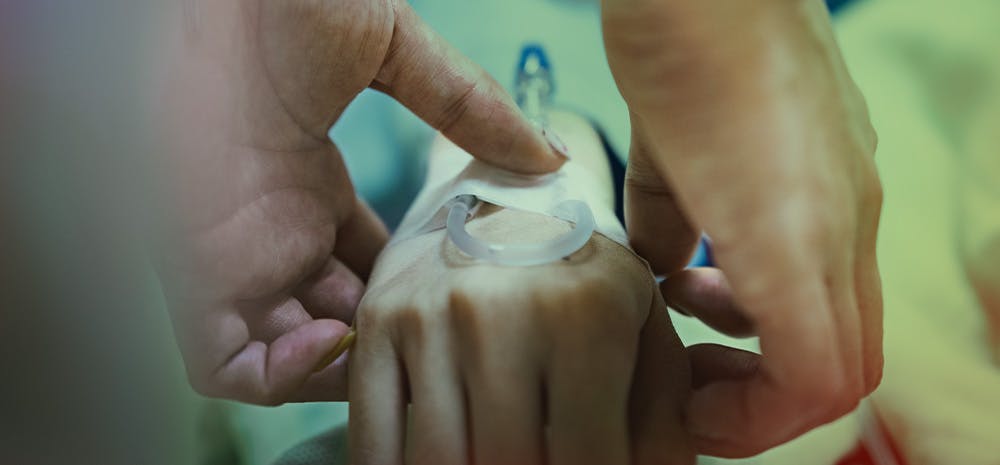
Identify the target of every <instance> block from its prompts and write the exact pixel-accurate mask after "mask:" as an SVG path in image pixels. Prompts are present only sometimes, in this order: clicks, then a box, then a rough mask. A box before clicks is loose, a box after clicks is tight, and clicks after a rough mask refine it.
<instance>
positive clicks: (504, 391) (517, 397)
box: [465, 348, 545, 465]
mask: <svg viewBox="0 0 1000 465" xmlns="http://www.w3.org/2000/svg"><path fill="white" fill-rule="evenodd" d="M500 349H506V350H496V351H493V353H491V354H489V355H485V356H482V357H480V358H479V362H478V363H474V364H469V363H467V364H466V365H465V369H466V371H467V372H468V373H469V381H468V383H469V384H468V387H469V408H470V413H471V422H472V429H471V431H472V444H473V445H474V451H473V452H474V453H473V458H474V460H473V463H476V464H480V465H509V464H524V465H541V464H543V463H545V462H544V460H545V455H544V450H545V435H544V429H543V421H544V419H543V418H542V412H543V411H542V408H543V405H542V402H543V398H542V392H543V391H542V378H541V373H540V368H539V367H538V366H537V365H534V364H532V363H531V362H529V361H527V360H524V359H511V358H510V357H509V348H500Z"/></svg>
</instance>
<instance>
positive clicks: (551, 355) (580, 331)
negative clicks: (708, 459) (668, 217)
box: [350, 114, 694, 465]
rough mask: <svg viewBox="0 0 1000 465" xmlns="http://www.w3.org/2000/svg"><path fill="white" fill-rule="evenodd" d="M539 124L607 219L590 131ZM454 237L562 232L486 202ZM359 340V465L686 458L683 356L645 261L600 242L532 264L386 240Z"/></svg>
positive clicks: (355, 426) (353, 421)
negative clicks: (583, 174)
mask: <svg viewBox="0 0 1000 465" xmlns="http://www.w3.org/2000/svg"><path fill="white" fill-rule="evenodd" d="M552 126H553V129H555V130H556V131H557V132H558V133H559V134H560V136H561V137H562V138H563V139H564V140H565V142H566V144H567V146H568V148H569V152H570V157H571V159H573V162H577V163H585V164H586V165H587V166H588V167H591V168H592V169H594V170H595V173H600V174H601V176H600V179H601V180H602V183H603V184H602V185H600V186H593V188H594V189H603V190H604V191H605V192H607V194H608V195H607V196H606V197H607V200H608V202H609V204H608V205H604V206H592V208H610V207H611V205H610V202H612V199H613V195H612V187H611V185H612V183H611V180H610V174H609V171H608V166H607V159H606V155H605V154H604V153H603V148H602V146H601V144H600V141H599V139H598V138H597V136H596V134H595V133H594V131H593V130H592V129H591V127H590V125H589V124H588V123H587V122H586V121H584V120H582V119H580V118H577V117H574V116H571V115H566V114H557V115H553V118H552ZM436 146H438V147H441V144H437V145H436ZM467 227H468V230H469V232H470V233H472V234H473V235H475V236H478V237H480V238H482V239H485V240H489V241H492V242H537V241H542V240H545V239H549V238H552V237H555V236H557V235H560V234H562V233H564V232H566V231H567V229H568V228H569V225H567V224H566V223H565V222H563V221H561V220H557V219H553V218H549V217H546V216H543V215H538V214H533V213H526V212H523V211H517V210H510V209H503V208H499V207H495V206H484V208H483V209H481V210H480V212H479V214H477V216H476V217H475V218H474V219H472V220H470V221H469V223H468V225H467ZM356 330H357V332H358V338H357V342H356V345H355V347H354V348H353V349H352V351H351V356H350V357H351V362H350V363H351V367H350V369H351V372H350V400H351V412H350V429H351V450H352V460H353V462H354V463H356V464H369V463H372V464H374V463H403V462H404V461H405V463H413V464H420V463H428V464H464V463H475V464H477V465H481V464H494V463H495V464H503V465H509V464H526V465H528V464H541V463H549V464H553V465H558V464H581V463H595V464H597V463H600V464H605V463H606V464H625V463H644V461H652V460H653V459H654V457H656V458H658V459H657V460H659V461H657V462H656V463H662V461H663V460H664V459H665V458H668V457H669V458H670V461H669V463H678V464H680V463H693V462H694V454H693V452H692V450H691V448H690V447H689V446H688V444H687V439H686V433H684V432H683V431H682V428H681V425H680V418H681V413H680V411H681V405H682V403H683V401H684V400H685V398H686V395H687V392H688V389H689V374H688V370H687V360H686V358H685V357H684V355H683V352H682V351H683V348H682V346H681V344H680V341H679V340H678V339H677V337H676V334H674V332H673V329H672V328H671V327H670V323H669V320H668V317H667V314H666V310H665V306H664V304H663V301H662V300H661V298H660V297H659V294H658V292H657V291H656V288H655V283H654V280H653V278H652V276H651V274H650V272H649V270H648V268H647V267H646V265H645V263H644V262H643V261H641V260H640V259H638V258H637V257H636V256H635V255H634V254H633V253H632V252H631V251H629V250H627V249H626V248H624V247H622V246H621V245H619V244H617V243H615V242H613V241H611V240H608V239H607V238H605V237H603V236H600V235H597V234H595V235H594V236H593V237H592V238H591V240H590V241H589V243H587V244H586V245H585V246H584V247H583V248H582V249H581V250H580V251H578V252H576V253H575V254H573V255H572V256H570V257H567V258H566V259H564V260H562V261H559V262H556V263H551V264H547V265H541V266H532V267H501V266H493V265H489V264H484V263H482V262H478V261H475V260H473V259H471V258H470V257H468V256H467V255H465V254H464V253H462V252H461V251H459V250H458V249H457V248H456V247H455V246H454V245H453V244H452V243H451V242H450V241H449V240H448V239H447V237H446V235H445V232H444V231H440V230H439V231H435V232H431V233H427V234H424V235H420V236H417V237H413V238H410V239H406V240H403V241H401V242H397V243H395V244H392V245H391V246H390V247H388V248H387V249H386V250H385V251H384V252H383V254H382V255H381V257H380V258H379V260H378V263H377V264H376V268H375V271H374V272H373V274H372V277H371V280H370V282H369V288H368V292H367V294H366V295H365V297H364V299H363V301H362V304H361V308H360V309H359V312H358V316H357V320H356ZM640 335H643V336H644V337H643V338H641V340H640ZM407 401H409V402H411V403H412V407H411V408H410V409H409V411H408V422H407V409H406V405H407ZM546 427H547V428H546ZM404 457H405V460H404ZM640 459H642V460H640Z"/></svg>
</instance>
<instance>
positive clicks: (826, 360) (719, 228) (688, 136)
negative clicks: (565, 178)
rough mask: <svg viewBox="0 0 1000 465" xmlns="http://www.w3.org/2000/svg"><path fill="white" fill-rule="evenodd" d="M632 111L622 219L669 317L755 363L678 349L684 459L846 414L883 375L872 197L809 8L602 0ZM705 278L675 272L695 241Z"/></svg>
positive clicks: (765, 0) (829, 52)
mask: <svg viewBox="0 0 1000 465" xmlns="http://www.w3.org/2000/svg"><path fill="white" fill-rule="evenodd" d="M602 14H603V22H604V35H605V43H606V48H607V54H608V61H609V63H610V65H611V69H612V72H613V74H614V76H615V79H616V80H617V83H618V86H619V88H620V90H621V92H622V95H623V96H624V97H625V100H626V102H627V103H628V105H629V108H630V110H631V113H632V126H633V147H632V154H631V164H630V167H629V173H628V179H627V190H626V195H627V219H628V229H629V234H630V238H631V240H632V242H633V245H634V247H635V249H636V251H637V252H638V253H640V254H641V255H642V256H643V257H645V258H646V259H647V260H649V262H650V264H651V265H652V267H653V270H654V271H655V272H656V273H658V274H664V275H669V278H668V279H667V280H666V281H665V282H664V283H663V285H662V287H661V290H662V291H663V294H664V297H665V298H666V299H667V300H668V302H670V303H671V305H672V306H675V307H677V308H679V309H681V310H683V311H686V312H688V313H690V314H692V315H694V316H698V317H701V318H703V319H704V320H705V321H706V322H708V323H709V324H711V325H713V326H716V327H717V328H719V329H722V330H724V331H727V332H730V333H734V334H742V335H745V334H751V333H752V334H756V335H758V336H760V342H761V349H762V352H763V354H762V356H759V357H758V356H757V355H755V354H751V353H747V352H742V351H737V350H734V349H730V348H726V347H721V346H714V345H702V346H695V347H691V348H689V355H690V358H691V363H692V370H693V380H694V383H695V388H696V391H695V393H694V395H693V397H692V400H691V403H690V405H689V406H688V410H687V413H686V415H687V420H688V427H689V428H690V429H691V431H692V433H693V434H694V436H695V440H696V444H697V447H698V450H699V452H702V453H706V454H711V455H721V456H748V455H753V454H756V453H758V452H761V451H763V450H766V449H768V448H770V447H772V446H775V445H777V444H780V443H782V442H785V441H788V440H790V439H792V438H794V437H796V436H798V435H800V434H802V433H804V432H806V431H808V430H810V429H812V428H814V427H816V426H818V425H821V424H823V423H826V422H829V421H832V420H833V419H836V418H838V417H840V416H842V415H843V414H845V413H847V412H849V411H851V410H853V408H854V407H855V406H856V405H857V403H858V401H859V400H860V399H861V398H862V397H864V396H865V395H867V394H868V393H870V392H871V391H872V390H873V389H874V388H875V387H876V386H877V385H878V383H879V380H880V378H881V372H882V302H881V289H880V280H879V272H878V266H877V263H876V257H875V241H876V231H877V227H878V219H879V212H880V208H881V203H882V190H881V186H880V183H879V180H878V175H877V173H876V170H875V166H874V163H873V155H874V152H875V147H876V136H875V132H874V131H873V129H872V127H871V124H870V122H869V117H868V113H867V109H866V106H865V102H864V99H863V98H862V96H861V94H860V92H859V91H858V89H857V88H856V86H855V84H854V83H853V81H852V80H851V78H850V75H849V74H848V72H847V70H846V68H845V65H844V63H843V60H842V58H841V56H840V52H839V49H838V47H837V45H836V43H835V41H834V38H833V34H832V31H831V27H830V22H829V17H828V14H827V12H826V10H825V6H824V5H823V3H822V2H821V1H818V0H762V1H755V2H742V1H736V0H705V1H699V2H691V1H681V0H628V1H626V0H604V2H603V12H602ZM702 230H704V231H705V232H707V233H708V234H709V235H710V236H711V238H712V240H713V245H714V252H715V258H716V261H717V263H718V266H719V268H718V269H694V270H685V271H680V269H681V267H682V266H683V264H684V262H685V261H686V259H687V257H688V256H689V254H690V252H691V250H692V248H693V246H694V244H695V241H696V239H697V236H698V232H699V231H702Z"/></svg>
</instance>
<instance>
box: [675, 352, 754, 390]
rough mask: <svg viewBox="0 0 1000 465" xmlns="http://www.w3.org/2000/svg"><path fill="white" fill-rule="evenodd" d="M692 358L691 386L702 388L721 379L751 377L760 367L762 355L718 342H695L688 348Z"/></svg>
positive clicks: (734, 379)
mask: <svg viewBox="0 0 1000 465" xmlns="http://www.w3.org/2000/svg"><path fill="white" fill-rule="evenodd" d="M687 353H688V359H689V360H691V386H692V387H694V388H695V389H700V388H701V387H703V386H706V385H708V384H711V383H717V382H720V381H737V380H743V379H747V378H750V377H751V376H753V375H754V374H756V373H757V370H758V369H759V368H760V355H758V354H755V353H753V352H750V351H746V350H741V349H736V348H733V347H728V346H723V345H718V344H695V345H693V346H691V347H688V348H687Z"/></svg>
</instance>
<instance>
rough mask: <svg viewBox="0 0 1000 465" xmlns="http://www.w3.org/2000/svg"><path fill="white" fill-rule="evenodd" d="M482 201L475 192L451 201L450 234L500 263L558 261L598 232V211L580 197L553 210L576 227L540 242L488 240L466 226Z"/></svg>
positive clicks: (470, 251) (462, 246)
mask: <svg viewBox="0 0 1000 465" xmlns="http://www.w3.org/2000/svg"><path fill="white" fill-rule="evenodd" d="M479 202H480V201H479V199H477V198H476V196H474V195H460V196H458V197H455V199H453V200H452V201H451V202H449V203H448V220H447V229H448V237H449V238H450V239H451V241H452V242H453V243H454V244H455V246H457V247H458V248H459V250H461V251H463V252H465V253H467V254H469V255H470V256H472V257H476V258H479V259H482V260H485V261H488V262H491V263H494V264H497V265H506V266H532V265H542V264H545V263H551V262H554V261H556V260H559V259H562V258H563V257H567V256H569V255H572V254H573V252H576V251H577V250H580V248H582V247H583V246H584V245H585V244H586V243H587V241H589V240H590V236H591V234H593V232H594V227H595V224H594V215H593V214H591V212H590V208H589V207H587V204H585V203H583V202H581V201H579V200H567V201H565V202H563V203H560V204H559V205H557V206H556V208H555V210H554V211H551V212H549V213H550V214H551V215H552V216H555V217H556V218H559V219H561V220H565V221H568V222H571V223H575V224H576V226H575V227H574V228H573V230H572V231H570V232H568V233H566V234H564V235H562V236H560V237H557V238H555V239H550V240H548V241H545V242H539V243H537V244H495V243H489V242H485V241H482V240H479V239H476V238H475V237H473V236H472V235H471V234H469V232H468V231H466V230H465V221H466V220H467V219H468V218H469V217H471V216H472V212H473V211H474V210H475V207H476V206H478V203H479Z"/></svg>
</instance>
